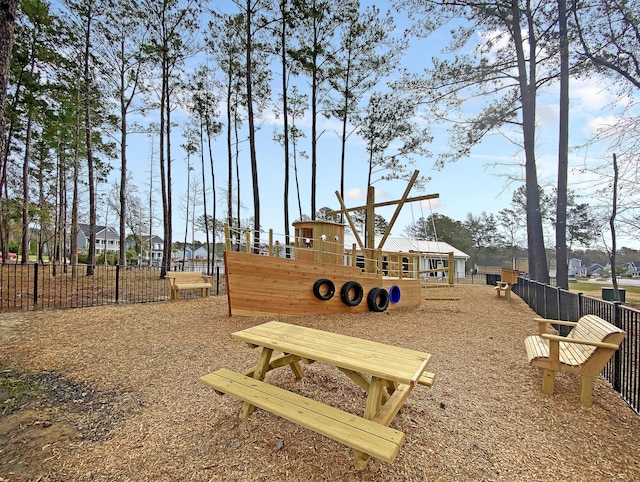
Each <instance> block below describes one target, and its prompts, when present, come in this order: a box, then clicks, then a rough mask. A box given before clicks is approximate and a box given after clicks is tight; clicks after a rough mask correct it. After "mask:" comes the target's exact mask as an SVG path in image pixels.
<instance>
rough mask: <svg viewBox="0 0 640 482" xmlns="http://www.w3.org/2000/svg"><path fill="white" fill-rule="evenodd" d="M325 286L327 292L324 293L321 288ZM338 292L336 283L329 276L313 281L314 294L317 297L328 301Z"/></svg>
mask: <svg viewBox="0 0 640 482" xmlns="http://www.w3.org/2000/svg"><path fill="white" fill-rule="evenodd" d="M323 286H326V292H325V293H324V294H323V293H322V291H321V289H322V287H323ZM335 293H336V285H334V284H333V281H331V280H330V279H327V278H320V279H319V280H318V281H316V282H315V283H313V294H314V296H315V297H316V298H318V299H319V300H321V301H328V300H330V299H331V298H333V295H334V294H335Z"/></svg>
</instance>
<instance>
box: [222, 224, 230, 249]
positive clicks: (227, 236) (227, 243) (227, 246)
mask: <svg viewBox="0 0 640 482" xmlns="http://www.w3.org/2000/svg"><path fill="white" fill-rule="evenodd" d="M224 247H225V249H226V250H227V251H231V234H230V233H229V225H228V224H227V223H224Z"/></svg>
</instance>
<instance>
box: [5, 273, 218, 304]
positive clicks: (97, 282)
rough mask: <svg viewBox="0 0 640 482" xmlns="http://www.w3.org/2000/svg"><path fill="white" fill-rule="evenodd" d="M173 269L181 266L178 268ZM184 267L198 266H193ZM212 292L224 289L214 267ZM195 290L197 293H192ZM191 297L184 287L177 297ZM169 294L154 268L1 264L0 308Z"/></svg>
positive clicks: (124, 300) (142, 298) (155, 298)
mask: <svg viewBox="0 0 640 482" xmlns="http://www.w3.org/2000/svg"><path fill="white" fill-rule="evenodd" d="M176 268H177V269H180V270H181V269H182V268H181V267H177V266H176ZM184 270H185V271H198V270H199V269H198V267H197V266H192V267H185V268H184ZM212 284H213V290H212V293H211V294H213V295H221V294H226V286H225V282H224V275H223V274H222V275H221V273H220V268H219V267H216V268H215V272H214V274H213V279H212ZM197 295H199V292H198V293H197ZM188 296H196V293H195V292H194V293H189V292H186V293H184V294H181V297H188ZM167 299H169V286H168V283H167V281H166V279H163V278H161V277H160V268H158V267H140V268H138V267H126V268H121V267H120V266H103V265H100V266H95V267H94V269H93V274H92V275H90V276H89V275H88V274H87V266H86V265H77V266H76V267H75V269H74V267H73V266H71V265H56V264H44V265H43V264H24V265H22V264H13V263H8V264H4V265H1V266H0V311H15V310H35V309H48V308H82V307H89V306H101V305H107V304H112V303H146V302H150V301H163V300H167Z"/></svg>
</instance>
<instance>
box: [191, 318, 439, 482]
mask: <svg viewBox="0 0 640 482" xmlns="http://www.w3.org/2000/svg"><path fill="white" fill-rule="evenodd" d="M231 337H232V338H233V339H235V340H240V341H244V342H245V343H247V344H248V345H249V346H250V347H252V348H258V347H261V350H260V358H259V361H258V364H257V365H255V366H253V367H251V368H249V369H247V370H246V371H245V372H244V373H237V372H233V371H231V370H227V369H220V370H217V371H216V372H213V373H210V374H208V375H205V376H203V377H201V378H200V381H201V382H202V383H204V384H206V385H208V386H210V387H212V388H214V389H215V390H216V392H218V393H221V394H223V393H227V394H229V395H232V396H234V397H237V398H239V399H241V400H244V404H243V406H242V409H241V411H240V418H246V417H248V416H249V415H250V414H251V413H252V412H253V409H254V406H256V407H259V408H262V409H263V410H267V411H269V412H271V413H273V414H275V415H278V416H280V417H282V418H285V419H286V420H289V421H291V422H294V423H297V424H299V425H301V426H303V427H305V428H308V429H310V430H313V431H315V432H317V433H319V434H321V435H324V436H326V437H329V438H331V439H333V440H336V441H338V442H341V443H343V444H345V445H347V446H348V447H350V448H352V449H353V450H354V465H355V467H356V469H358V470H362V469H364V468H365V467H366V466H367V462H368V460H369V458H370V457H371V456H373V457H375V458H377V459H380V460H383V461H385V462H392V461H393V460H394V459H395V457H396V456H397V454H398V451H399V450H400V447H401V446H402V444H403V442H404V440H405V436H404V433H402V432H401V431H399V430H396V429H394V428H391V427H389V425H390V423H391V421H392V420H393V418H394V417H395V415H396V414H397V413H398V411H399V410H400V409H401V408H402V405H403V404H404V402H405V400H406V399H407V397H408V396H409V395H410V394H411V391H412V390H413V388H414V387H415V386H416V385H423V386H428V387H430V386H432V385H433V383H434V380H435V375H434V374H433V373H429V372H425V368H426V366H427V364H428V363H429V360H430V359H431V355H430V354H429V353H423V352H418V351H415V350H410V349H407V348H400V347H394V346H390V345H385V344H382V343H377V342H373V341H368V340H362V339H359V338H354V337H349V336H345V335H339V334H335V333H329V332H325V331H321V330H316V329H312V328H306V327H302V326H297V325H291V324H287V323H281V322H278V321H271V322H268V323H264V324H262V325H258V326H254V327H252V328H248V329H245V330H242V331H239V332H236V333H232V334H231ZM274 350H277V351H279V352H282V354H281V355H278V356H275V357H272V354H273V352H274ZM300 362H303V363H305V364H311V363H314V362H322V363H327V364H329V365H332V366H335V367H337V368H338V369H339V370H340V371H342V372H343V373H344V374H345V375H347V377H349V378H350V379H351V380H352V381H353V382H355V383H356V384H357V385H358V386H360V387H361V388H363V389H364V390H365V391H366V392H367V393H368V396H367V401H366V405H365V408H364V415H363V416H362V417H360V416H358V415H354V414H352V413H348V412H345V411H343V410H340V409H338V408H335V407H330V406H328V405H325V404H323V403H321V402H318V401H315V400H311V399H309V398H307V397H304V396H302V395H298V394H296V393H293V392H290V391H288V390H285V389H282V388H279V387H275V386H273V385H271V384H268V383H266V382H264V381H263V380H264V377H265V374H266V373H267V372H268V371H270V370H274V369H277V368H280V367H287V366H289V367H290V369H291V371H292V372H293V375H294V376H295V377H296V378H302V377H303V375H304V373H303V371H302V368H301V366H300Z"/></svg>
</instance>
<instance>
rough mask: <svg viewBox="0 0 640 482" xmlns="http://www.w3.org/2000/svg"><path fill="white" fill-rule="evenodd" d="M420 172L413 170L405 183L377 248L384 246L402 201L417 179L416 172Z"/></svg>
mask: <svg viewBox="0 0 640 482" xmlns="http://www.w3.org/2000/svg"><path fill="white" fill-rule="evenodd" d="M419 173H420V171H417V170H416V171H413V176H411V179H410V180H409V184H407V187H406V188H405V190H404V194H403V195H402V198H400V201H398V204H397V206H396V210H395V212H394V213H393V216H392V217H391V221H389V224H388V225H387V229H386V230H385V232H384V235H383V236H382V239H381V240H380V244H379V245H378V249H382V247H383V246H384V243H385V241H386V240H387V238H388V237H389V235H390V234H391V229H392V228H393V225H394V224H395V222H396V219H398V215H399V214H400V211H401V210H402V206H404V203H405V202H406V201H407V197H409V193H410V192H411V188H412V187H413V183H414V182H416V179H418V174H419Z"/></svg>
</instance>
